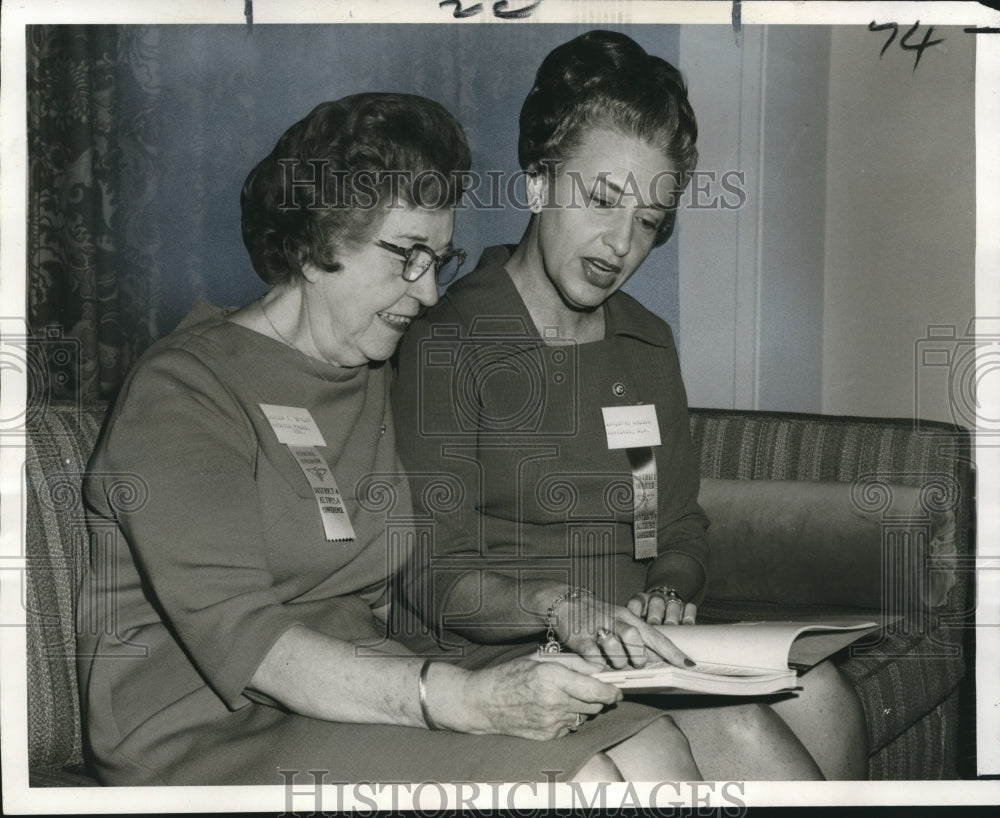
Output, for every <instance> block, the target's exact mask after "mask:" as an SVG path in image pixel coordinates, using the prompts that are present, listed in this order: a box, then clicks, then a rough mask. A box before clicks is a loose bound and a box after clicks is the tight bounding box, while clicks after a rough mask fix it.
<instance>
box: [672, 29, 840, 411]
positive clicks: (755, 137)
mask: <svg viewBox="0 0 1000 818" xmlns="http://www.w3.org/2000/svg"><path fill="white" fill-rule="evenodd" d="M828 55H829V29H827V28H824V27H818V26H815V27H799V28H789V27H781V26H771V27H768V28H762V27H759V26H757V27H746V28H744V29H743V31H742V33H741V36H740V38H739V40H737V38H736V37H735V35H734V34H733V32H732V30H731V29H728V28H725V27H721V26H714V27H707V26H695V27H688V28H685V29H684V30H683V31H682V36H681V65H682V68H683V70H684V71H685V73H686V74H687V76H688V83H689V87H690V93H691V101H692V105H694V107H695V111H696V113H697V116H698V120H699V153H700V160H699V167H700V168H701V169H702V171H703V172H705V173H709V174H715V175H716V176H717V177H718V178H719V179H720V180H721V177H722V175H723V174H724V173H726V171H727V170H732V169H736V170H738V171H739V172H741V173H742V174H743V175H744V177H743V178H744V180H745V181H744V185H743V186H744V194H745V200H744V201H743V203H742V206H740V207H738V208H734V209H726V208H725V207H723V206H721V204H722V202H724V201H726V199H725V197H720V199H719V203H720V206H718V207H708V208H705V209H701V208H688V209H686V210H685V211H684V212H683V214H682V216H681V225H682V228H681V231H680V234H679V254H680V266H681V271H680V299H681V323H680V328H681V337H682V339H683V342H684V344H683V347H682V349H681V364H682V367H683V371H684V378H685V382H686V383H687V387H688V398H689V401H690V403H691V404H692V405H695V406H717V407H739V408H752V409H781V410H798V411H813V412H816V411H819V409H820V401H821V395H820V392H821V377H822V315H823V239H824V227H823V224H824V204H825V201H824V200H825V175H826V81H827V66H828V59H829V57H828ZM729 200H730V201H732V200H733V199H732V197H729ZM709 201H711V197H709ZM692 203H694V200H693V199H692Z"/></svg>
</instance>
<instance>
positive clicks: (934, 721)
mask: <svg viewBox="0 0 1000 818" xmlns="http://www.w3.org/2000/svg"><path fill="white" fill-rule="evenodd" d="M105 409H106V407H105V406H104V405H103V404H94V405H86V406H77V405H75V404H69V403H54V404H51V405H48V406H46V407H44V409H43V410H40V411H35V412H33V413H31V414H30V416H29V421H28V431H29V442H28V447H27V452H26V469H25V496H26V502H27V542H26V558H27V565H28V571H27V588H26V607H27V619H28V640H27V642H28V656H27V659H28V662H27V673H28V731H29V745H28V761H29V768H30V781H31V784H32V786H58V785H63V786H84V785H92V784H94V783H95V782H94V781H93V779H91V778H89V777H88V776H87V774H86V767H85V757H84V753H83V749H82V743H81V724H80V709H79V700H78V693H77V681H76V667H75V661H74V645H75V627H76V626H75V621H74V602H75V595H76V589H77V586H78V584H79V580H80V576H81V571H82V569H83V566H84V560H85V553H86V544H87V541H88V540H87V534H86V529H85V526H84V518H83V508H82V504H81V500H80V479H81V475H82V473H83V471H84V469H85V468H86V463H87V459H88V457H89V454H90V452H91V450H92V449H93V446H94V444H95V442H96V438H97V435H98V433H99V430H100V425H101V423H102V421H103V418H104V414H105ZM691 428H692V434H693V437H694V441H695V445H696V448H698V449H699V450H700V452H701V468H702V471H703V475H704V476H706V477H711V478H718V479H721V480H805V481H835V482H840V483H851V482H854V481H856V480H857V479H858V478H859V477H860V476H862V475H866V474H879V475H887V476H888V478H889V480H890V482H893V483H898V484H900V485H909V486H915V487H918V488H919V487H922V486H925V485H926V484H927V481H928V475H937V476H940V475H942V474H946V475H950V476H951V478H952V479H953V480H954V481H955V483H956V485H960V486H961V487H962V492H963V493H962V494H961V497H960V498H959V499H960V502H959V503H958V505H957V507H956V509H955V514H954V519H955V531H956V535H955V542H956V545H957V550H958V562H959V565H961V564H962V557H968V556H969V554H970V553H971V544H970V543H971V537H970V530H971V525H972V521H973V508H974V503H973V498H972V496H971V492H970V491H968V490H967V489H968V487H969V485H970V473H969V472H970V466H969V459H968V456H969V452H968V439H967V437H966V436H965V434H964V433H962V432H961V431H960V430H958V429H956V428H953V427H948V426H945V425H942V424H929V425H922V426H921V428H919V429H918V428H915V426H914V424H913V422H912V421H895V420H876V419H856V418H835V417H825V416H818V415H795V414H782V413H763V412H740V411H728V410H698V409H695V410H692V413H691ZM968 579H969V577H968V576H966V575H965V574H963V573H962V572H961V571H959V572H957V573H956V578H955V583H954V585H953V587H951V590H950V592H949V594H948V599H947V602H946V605H945V606H944V607H943V608H940V609H939V610H938V611H937V613H938V614H942V613H943V614H948V615H950V616H951V618H950V619H949V618H948V616H937V617H936V618H935V620H934V622H935V625H934V629H933V631H932V632H928V631H927V629H926V627H918V626H915V625H914V622H913V621H911V620H910V619H909V618H905V619H903V620H901V621H900V622H899V623H897V625H895V626H894V627H893V628H891V629H890V632H889V633H888V635H887V637H886V638H885V639H883V640H882V641H881V642H879V643H878V644H876V645H873V646H872V647H870V648H869V649H867V650H865V651H864V652H863V653H862V654H861V655H857V656H853V657H847V658H845V659H844V660H843V661H842V662H841V668H842V669H843V670H844V672H845V673H846V674H847V675H848V676H849V677H850V678H851V679H852V680H853V681H854V683H855V685H856V686H857V690H858V692H859V694H860V696H861V698H862V701H863V702H864V706H865V710H866V713H867V717H868V724H869V734H870V745H871V750H872V754H871V764H870V775H871V777H872V778H875V779H885V778H892V779H934V778H943V777H944V778H947V777H956V776H957V775H958V768H957V757H958V755H959V754H958V728H957V721H958V717H959V707H960V697H966V698H967V696H968V692H967V691H966V690H965V689H964V688H963V684H962V680H963V675H964V664H963V659H962V655H961V651H951V652H948V651H947V650H946V649H947V648H948V647H955V648H958V647H961V646H962V637H963V634H964V632H965V631H964V630H963V629H962V627H961V624H962V620H963V616H965V615H966V614H967V609H968V607H969V605H968V599H967V596H968V589H969V582H968ZM827 610H831V608H830V607H829V606H826V607H825V606H823V605H816V606H813V607H812V608H811V609H810V610H809V611H802V610H801V609H799V608H794V609H793V608H790V607H789V606H787V605H782V604H781V601H780V600H767V599H732V598H726V599H723V598H718V599H712V598H709V599H707V600H706V603H705V605H704V606H703V607H702V617H703V618H704V619H706V620H707V621H711V620H713V619H714V620H716V621H721V620H726V619H745V618H758V617H761V618H764V617H781V618H784V617H787V616H789V615H794V614H796V613H802V612H823V611H827ZM833 610H835V607H834V608H833ZM917 625H920V623H919V622H918V623H917ZM943 648H945V650H943ZM945 654H947V655H945ZM963 706H964V703H963Z"/></svg>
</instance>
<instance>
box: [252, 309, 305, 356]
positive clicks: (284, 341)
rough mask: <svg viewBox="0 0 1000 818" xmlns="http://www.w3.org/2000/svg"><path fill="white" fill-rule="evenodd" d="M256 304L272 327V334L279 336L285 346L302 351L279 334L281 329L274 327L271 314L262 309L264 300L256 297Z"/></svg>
mask: <svg viewBox="0 0 1000 818" xmlns="http://www.w3.org/2000/svg"><path fill="white" fill-rule="evenodd" d="M257 306H258V307H260V312H261V314H262V315H263V316H264V320H265V321H267V323H268V325H269V326H270V327H271V329H273V330H274V334H275V335H277V336H278V338H280V339H281V341H282V342H283V343H284V344H285V345H286V346H290V347H291V348H292V349H294V350H295V351H296V352H302V350H301V349H299V348H298V347H297V346H296V345H295V344H294V343H292V342H291V341H289V340H288V339H287V338H286V337H285V336H284V335H282V334H281V330H280V329H278V328H277V327H276V326H275V325H274V321H272V320H271V316H270V315H268V314H267V310H266V309H264V300H263V299H262V298H259V299H257ZM302 354H303V355H305V353H304V352H302ZM306 357H307V358H308V357H310V356H308V355H306Z"/></svg>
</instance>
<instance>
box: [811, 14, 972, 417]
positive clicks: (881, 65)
mask: <svg viewBox="0 0 1000 818" xmlns="http://www.w3.org/2000/svg"><path fill="white" fill-rule="evenodd" d="M873 36H874V35H873V34H871V33H870V32H868V31H867V30H865V29H857V28H847V27H838V28H835V29H833V33H832V39H831V48H830V116H829V122H830V131H829V138H828V146H829V152H828V163H827V201H826V259H825V272H824V292H825V296H824V306H825V310H824V324H823V359H824V366H823V411H824V412H831V413H841V412H852V413H857V414H865V415H888V416H900V417H909V416H913V415H916V416H919V417H924V418H928V419H938V420H949V421H950V420H952V418H953V414H952V412H951V406H950V400H949V395H950V388H949V385H948V382H947V377H948V372H949V370H950V369H951V367H947V366H923V365H919V359H918V353H922V351H923V350H922V349H921V347H923V348H928V349H931V350H932V351H935V350H937V349H943V350H945V351H947V350H948V349H949V348H953V347H954V348H955V349H956V351H959V352H961V345H959V346H957V347H955V345H954V344H951V343H949V341H948V339H947V338H943V339H942V338H938V339H937V340H935V341H930V342H922V341H921V339H924V338H926V337H927V332H928V325H943V327H951V328H954V330H955V331H956V337H959V338H960V337H961V336H962V335H963V334H964V332H965V329H966V327H967V325H968V323H969V320H970V319H971V317H972V316H973V314H974V312H975V292H974V291H975V286H974V283H975V278H974V261H975V256H974V249H975V189H976V186H975V179H976V177H975V162H974V156H975V153H974V128H973V122H974V85H973V80H974V67H975V50H974V45H975V38H974V37H971V36H968V35H963V34H962V33H961V31H960V30H959V29H935V32H934V37H935V39H936V38H939V37H945V38H946V40H945V42H944V43H942V44H941V46H940V47H939V48H936V49H934V50H931V51H928V52H926V53H925V54H924V56H923V58H922V59H921V61H920V64H919V66H918V67H917V68H916V69H915V70H914V67H913V65H914V55H913V54H912V53H907V52H903V51H901V50H898V49H891V50H887V51H886V53H885V55H884V56H883V58H882V59H881V60H879V56H878V49H873V48H872V41H871V38H872V37H873ZM918 40H919V38H918ZM880 44H881V43H879V45H880ZM939 332H943V333H947V332H949V330H947V329H942V330H935V334H938V333H939ZM920 357H923V355H922V354H921V355H920ZM927 360H928V362H929V363H933V362H934V361H935V360H938V361H941V362H943V358H941V357H940V356H939V357H938V358H935V357H929V358H928V359H927ZM966 374H968V375H971V372H967V373H966ZM956 420H963V418H962V417H958V418H956Z"/></svg>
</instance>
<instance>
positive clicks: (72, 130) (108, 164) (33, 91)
mask: <svg viewBox="0 0 1000 818" xmlns="http://www.w3.org/2000/svg"><path fill="white" fill-rule="evenodd" d="M27 37H28V43H27V46H28V48H27V53H28V65H27V108H28V110H27V116H28V174H29V190H28V246H27V266H28V269H27V274H28V304H27V318H28V324H29V327H30V328H31V332H32V334H33V335H34V336H35V337H41V338H43V339H44V342H43V343H41V344H39V348H40V362H41V363H42V364H43V365H44V366H45V371H44V372H42V373H33V374H35V375H36V376H39V375H40V376H41V378H42V379H43V380H44V381H45V383H43V384H40V385H39V388H41V389H44V390H46V391H47V393H48V395H47V396H48V397H50V398H63V399H74V400H88V399H96V398H108V397H110V396H111V395H113V394H114V392H115V390H116V389H117V388H118V386H119V384H120V382H121V379H122V377H123V376H124V374H125V372H127V370H128V368H129V367H130V366H131V364H132V363H133V362H134V361H135V360H136V358H137V357H138V356H139V355H140V354H141V353H142V352H143V351H144V350H145V349H146V348H147V347H148V346H149V344H150V343H152V341H153V340H155V339H156V338H157V337H158V336H159V334H160V332H159V330H158V323H157V304H158V302H159V298H158V290H159V288H160V271H159V269H158V265H157V262H156V251H157V249H158V245H159V239H158V235H157V231H156V227H155V219H151V218H149V214H148V209H149V205H150V202H151V201H152V199H153V197H154V196H155V194H156V190H157V183H158V173H157V169H156V166H155V162H154V159H155V156H156V153H157V148H156V137H157V133H156V132H157V100H158V96H159V92H160V83H159V64H158V43H159V33H158V31H157V29H156V28H155V27H136V26H85V25H80V26H31V27H29V28H28V32H27ZM60 350H61V352H60V353H59V356H58V357H56V356H55V355H54V354H53V355H49V354H48V352H50V351H51V352H53V353H55V352H59V351H60ZM50 359H51V360H50ZM36 380H37V377H36Z"/></svg>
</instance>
